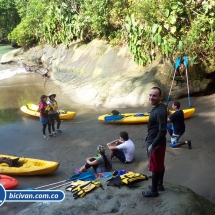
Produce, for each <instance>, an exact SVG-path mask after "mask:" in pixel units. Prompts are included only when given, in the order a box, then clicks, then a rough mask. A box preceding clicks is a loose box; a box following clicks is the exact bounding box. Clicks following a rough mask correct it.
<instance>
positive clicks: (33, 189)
mask: <svg viewBox="0 0 215 215" xmlns="http://www.w3.org/2000/svg"><path fill="white" fill-rule="evenodd" d="M66 181H68V179H67V180H63V181H58V182H55V183H52V184H47V185H43V186H40V187H36V188H34V189H33V190H38V189H40V188H43V187H49V186H52V185H55V184H59V183H63V182H66Z"/></svg>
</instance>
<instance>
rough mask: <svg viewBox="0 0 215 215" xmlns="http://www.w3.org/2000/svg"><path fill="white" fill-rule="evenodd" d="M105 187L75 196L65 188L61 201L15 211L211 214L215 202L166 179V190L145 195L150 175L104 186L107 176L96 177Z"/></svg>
mask: <svg viewBox="0 0 215 215" xmlns="http://www.w3.org/2000/svg"><path fill="white" fill-rule="evenodd" d="M98 180H100V181H101V183H102V184H103V187H104V190H102V189H101V188H97V189H95V190H93V191H91V192H90V193H88V194H87V195H86V196H84V197H83V198H79V199H76V200H74V199H73V196H72V193H71V192H69V191H65V187H63V188H62V189H61V190H63V191H64V192H65V199H64V200H63V201H61V202H58V203H54V202H41V203H34V204H32V205H31V206H29V207H28V208H26V209H25V210H22V211H21V212H19V213H18V215H32V214H35V215H36V214H46V215H67V214H73V215H85V214H93V215H101V214H116V215H120V214H136V215H138V214H143V215H144V214H153V215H161V214H165V215H172V214H177V215H184V214H195V215H202V214H204V215H211V214H215V205H214V204H213V203H211V202H209V201H208V200H206V199H204V198H203V197H200V196H199V195H197V194H196V193H194V192H193V191H192V190H190V189H188V188H186V187H183V186H179V185H173V184H170V183H167V182H166V183H165V184H164V185H165V191H163V192H160V196H159V197H156V198H145V197H143V196H142V191H143V190H148V186H149V185H150V184H151V179H149V180H147V181H141V182H137V184H138V185H139V186H138V187H134V188H129V187H128V186H127V185H123V186H122V187H121V188H120V189H119V188H118V187H113V186H109V187H108V186H106V180H107V179H98Z"/></svg>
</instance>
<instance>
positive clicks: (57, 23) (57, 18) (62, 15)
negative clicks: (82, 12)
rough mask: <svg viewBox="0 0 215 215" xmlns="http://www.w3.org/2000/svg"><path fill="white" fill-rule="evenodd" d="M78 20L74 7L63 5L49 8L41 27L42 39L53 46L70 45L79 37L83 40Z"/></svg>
mask: <svg viewBox="0 0 215 215" xmlns="http://www.w3.org/2000/svg"><path fill="white" fill-rule="evenodd" d="M78 18H79V17H78V15H77V13H76V10H74V8H73V7H72V5H67V4H65V3H61V4H60V5H51V6H49V9H48V11H47V14H46V16H45V17H44V22H43V23H41V24H40V26H39V27H40V29H41V33H40V38H41V39H42V40H43V42H47V43H50V44H52V45H57V44H60V43H64V44H69V43H70V42H71V41H73V39H76V38H77V37H79V38H82V31H81V29H80V27H79V22H78ZM38 35H39V34H38Z"/></svg>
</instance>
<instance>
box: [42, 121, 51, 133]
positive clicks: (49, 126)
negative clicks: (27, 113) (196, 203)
mask: <svg viewBox="0 0 215 215" xmlns="http://www.w3.org/2000/svg"><path fill="white" fill-rule="evenodd" d="M47 125H48V130H49V134H51V124H50V122H49V121H48V123H47V124H43V135H46V127H47Z"/></svg>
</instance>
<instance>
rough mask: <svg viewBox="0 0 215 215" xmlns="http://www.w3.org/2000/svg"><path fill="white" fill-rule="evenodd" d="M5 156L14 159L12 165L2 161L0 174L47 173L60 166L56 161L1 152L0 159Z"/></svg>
mask: <svg viewBox="0 0 215 215" xmlns="http://www.w3.org/2000/svg"><path fill="white" fill-rule="evenodd" d="M4 158H9V159H10V160H11V159H12V160H13V162H12V164H11V165H9V164H8V163H6V162H2V161H1V162H0V174H6V175H47V174H51V173H53V172H55V171H56V170H57V169H58V166H59V163H58V162H55V161H47V160H40V159H34V158H25V157H18V156H11V155H2V154H0V160H4Z"/></svg>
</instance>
